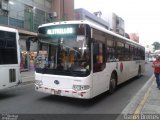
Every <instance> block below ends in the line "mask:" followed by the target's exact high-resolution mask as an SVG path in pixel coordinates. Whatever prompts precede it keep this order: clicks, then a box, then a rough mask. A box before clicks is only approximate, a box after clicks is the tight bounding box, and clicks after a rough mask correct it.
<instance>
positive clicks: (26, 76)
mask: <svg viewBox="0 0 160 120" xmlns="http://www.w3.org/2000/svg"><path fill="white" fill-rule="evenodd" d="M34 76H35V71H24V72H21V78H22V81H21V82H22V83H28V82H34Z"/></svg>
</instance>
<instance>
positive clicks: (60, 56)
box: [36, 35, 90, 76]
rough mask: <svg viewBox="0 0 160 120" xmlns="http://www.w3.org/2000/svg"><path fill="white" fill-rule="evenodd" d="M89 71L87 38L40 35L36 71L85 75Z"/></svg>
mask: <svg viewBox="0 0 160 120" xmlns="http://www.w3.org/2000/svg"><path fill="white" fill-rule="evenodd" d="M89 71H90V52H89V45H88V39H86V38H85V36H84V35H77V36H76V37H59V38H58V37H57V38H51V37H48V38H47V37H40V39H39V50H38V55H37V59H36V72H37V73H43V74H55V75H68V76H87V75H89Z"/></svg>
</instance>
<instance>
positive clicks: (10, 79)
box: [0, 26, 20, 89]
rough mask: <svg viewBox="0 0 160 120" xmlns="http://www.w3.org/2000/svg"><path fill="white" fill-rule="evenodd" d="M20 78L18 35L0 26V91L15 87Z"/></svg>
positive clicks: (11, 29) (10, 29)
mask: <svg viewBox="0 0 160 120" xmlns="http://www.w3.org/2000/svg"><path fill="white" fill-rule="evenodd" d="M19 77H20V51H19V34H18V31H17V30H16V29H13V28H8V27H3V26H0V89H4V88H9V87H12V86H15V85H17V83H18V82H19Z"/></svg>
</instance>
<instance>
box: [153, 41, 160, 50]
mask: <svg viewBox="0 0 160 120" xmlns="http://www.w3.org/2000/svg"><path fill="white" fill-rule="evenodd" d="M152 45H153V46H154V50H159V49H160V43H159V42H154V43H153V44H152Z"/></svg>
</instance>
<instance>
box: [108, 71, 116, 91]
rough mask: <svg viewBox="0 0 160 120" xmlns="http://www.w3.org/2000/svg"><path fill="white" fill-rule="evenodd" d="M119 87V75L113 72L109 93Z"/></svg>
mask: <svg viewBox="0 0 160 120" xmlns="http://www.w3.org/2000/svg"><path fill="white" fill-rule="evenodd" d="M116 88H117V76H116V74H115V73H112V74H111V78H110V84H109V93H110V94H112V93H114V91H115V90H116Z"/></svg>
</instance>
